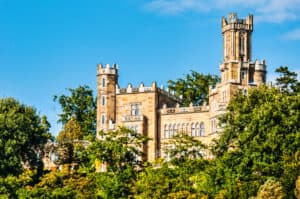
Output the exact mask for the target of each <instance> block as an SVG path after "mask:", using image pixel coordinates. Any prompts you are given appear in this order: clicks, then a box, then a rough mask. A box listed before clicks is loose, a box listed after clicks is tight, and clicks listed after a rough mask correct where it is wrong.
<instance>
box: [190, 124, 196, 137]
mask: <svg viewBox="0 0 300 199" xmlns="http://www.w3.org/2000/svg"><path fill="white" fill-rule="evenodd" d="M191 134H192V136H196V129H195V124H194V123H192V127H191Z"/></svg>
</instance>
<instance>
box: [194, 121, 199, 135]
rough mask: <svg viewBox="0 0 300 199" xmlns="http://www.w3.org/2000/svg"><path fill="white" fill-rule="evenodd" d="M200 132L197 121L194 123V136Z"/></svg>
mask: <svg viewBox="0 0 300 199" xmlns="http://www.w3.org/2000/svg"><path fill="white" fill-rule="evenodd" d="M199 134H200V126H199V124H198V123H196V126H195V136H199Z"/></svg>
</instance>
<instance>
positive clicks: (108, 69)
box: [97, 64, 118, 75]
mask: <svg viewBox="0 0 300 199" xmlns="http://www.w3.org/2000/svg"><path fill="white" fill-rule="evenodd" d="M104 74H105V75H110V74H111V75H117V74H118V65H117V64H113V65H110V64H105V66H103V65H102V64H98V68H97V75H104Z"/></svg>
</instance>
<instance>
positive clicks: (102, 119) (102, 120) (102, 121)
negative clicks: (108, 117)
mask: <svg viewBox="0 0 300 199" xmlns="http://www.w3.org/2000/svg"><path fill="white" fill-rule="evenodd" d="M101 123H102V124H104V123H105V115H102V116H101Z"/></svg>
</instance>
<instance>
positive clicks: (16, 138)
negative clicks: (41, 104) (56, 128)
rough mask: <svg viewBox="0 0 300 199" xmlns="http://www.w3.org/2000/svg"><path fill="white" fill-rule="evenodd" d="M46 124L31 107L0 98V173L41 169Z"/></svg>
mask: <svg viewBox="0 0 300 199" xmlns="http://www.w3.org/2000/svg"><path fill="white" fill-rule="evenodd" d="M48 124H49V123H48V122H46V118H45V117H43V119H41V117H40V116H39V115H37V113H36V110H35V109H34V108H32V107H30V106H26V105H24V104H20V103H19V102H18V101H17V100H15V99H13V98H4V99H0V157H1V158H0V176H4V177H5V176H7V175H18V174H20V173H22V171H23V168H24V167H30V168H40V169H41V168H42V162H41V156H42V150H43V148H44V145H45V143H46V142H47V140H48V139H49V138H51V136H50V133H49V125H48Z"/></svg>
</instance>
